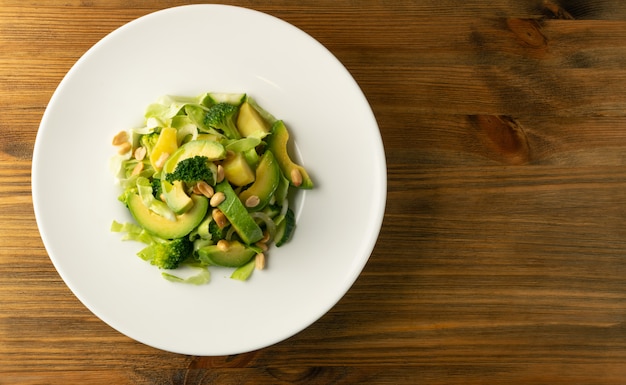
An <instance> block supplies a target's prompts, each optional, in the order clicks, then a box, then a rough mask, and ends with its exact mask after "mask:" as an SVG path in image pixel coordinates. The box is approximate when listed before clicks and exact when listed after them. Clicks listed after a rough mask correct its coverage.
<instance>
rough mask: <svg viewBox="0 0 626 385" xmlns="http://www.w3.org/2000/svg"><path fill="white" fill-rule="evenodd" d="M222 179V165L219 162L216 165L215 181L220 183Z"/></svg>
mask: <svg viewBox="0 0 626 385" xmlns="http://www.w3.org/2000/svg"><path fill="white" fill-rule="evenodd" d="M223 180H224V166H222V165H221V164H218V165H217V181H216V182H217V183H220V182H221V181H223Z"/></svg>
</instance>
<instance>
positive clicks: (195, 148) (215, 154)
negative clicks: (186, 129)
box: [163, 140, 226, 174]
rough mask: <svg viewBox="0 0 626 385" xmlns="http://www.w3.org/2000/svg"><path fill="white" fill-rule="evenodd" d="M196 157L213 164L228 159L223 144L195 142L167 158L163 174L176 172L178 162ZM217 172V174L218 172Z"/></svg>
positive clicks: (204, 141) (207, 141) (205, 141)
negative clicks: (203, 157)
mask: <svg viewBox="0 0 626 385" xmlns="http://www.w3.org/2000/svg"><path fill="white" fill-rule="evenodd" d="M194 156H205V157H207V159H208V160H209V161H210V162H213V161H215V160H220V159H224V158H225V157H226V149H225V148H224V146H222V144H221V143H219V142H215V141H212V140H193V141H191V142H188V143H185V144H183V145H182V146H180V147H179V148H178V150H176V151H175V152H174V153H173V154H171V155H170V157H169V158H167V161H166V162H165V164H164V165H163V172H164V173H167V174H169V173H172V172H174V170H175V169H176V164H178V162H180V161H181V160H184V159H187V158H193V157H194ZM211 164H212V163H210V164H209V166H211ZM216 170H217V167H216ZM215 172H216V173H217V171H215Z"/></svg>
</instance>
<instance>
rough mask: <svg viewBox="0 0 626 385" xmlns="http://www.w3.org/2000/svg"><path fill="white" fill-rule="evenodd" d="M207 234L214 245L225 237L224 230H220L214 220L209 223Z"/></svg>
mask: <svg viewBox="0 0 626 385" xmlns="http://www.w3.org/2000/svg"><path fill="white" fill-rule="evenodd" d="M209 233H210V234H211V239H212V240H213V241H214V242H216V243H217V241H218V240H220V239H222V238H224V236H225V235H226V231H225V229H221V228H220V227H219V226H218V225H217V223H215V221H214V220H211V222H209Z"/></svg>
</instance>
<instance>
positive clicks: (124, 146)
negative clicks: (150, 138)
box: [117, 142, 132, 155]
mask: <svg viewBox="0 0 626 385" xmlns="http://www.w3.org/2000/svg"><path fill="white" fill-rule="evenodd" d="M131 147H132V146H131V145H130V143H128V142H124V143H122V144H120V145H119V146H117V152H118V154H120V155H124V154H126V153H127V152H128V151H130V149H131Z"/></svg>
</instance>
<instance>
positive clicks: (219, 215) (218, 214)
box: [211, 209, 228, 229]
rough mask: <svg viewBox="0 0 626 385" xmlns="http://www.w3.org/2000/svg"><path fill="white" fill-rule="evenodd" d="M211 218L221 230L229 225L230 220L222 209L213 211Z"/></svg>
mask: <svg viewBox="0 0 626 385" xmlns="http://www.w3.org/2000/svg"><path fill="white" fill-rule="evenodd" d="M211 217H212V218H213V220H214V221H215V223H216V224H217V227H219V228H220V229H223V228H224V227H226V225H227V224H228V219H226V215H224V213H223V212H222V210H220V209H213V211H211Z"/></svg>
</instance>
